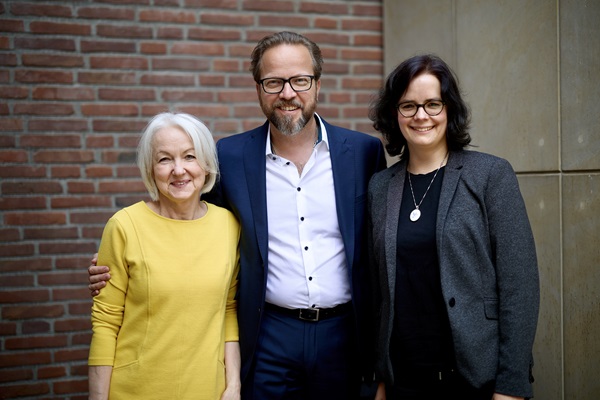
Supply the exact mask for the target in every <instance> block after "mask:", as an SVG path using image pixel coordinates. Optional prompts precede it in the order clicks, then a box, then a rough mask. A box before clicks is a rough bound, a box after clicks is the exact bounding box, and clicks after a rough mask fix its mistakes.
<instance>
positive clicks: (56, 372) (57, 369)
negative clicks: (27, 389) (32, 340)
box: [37, 366, 67, 379]
mask: <svg viewBox="0 0 600 400" xmlns="http://www.w3.org/2000/svg"><path fill="white" fill-rule="evenodd" d="M66 375H67V370H66V368H65V367H63V366H50V367H39V368H38V370H37V378H38V379H49V378H61V377H63V376H66Z"/></svg>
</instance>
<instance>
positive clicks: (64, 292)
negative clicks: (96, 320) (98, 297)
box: [52, 270, 90, 316]
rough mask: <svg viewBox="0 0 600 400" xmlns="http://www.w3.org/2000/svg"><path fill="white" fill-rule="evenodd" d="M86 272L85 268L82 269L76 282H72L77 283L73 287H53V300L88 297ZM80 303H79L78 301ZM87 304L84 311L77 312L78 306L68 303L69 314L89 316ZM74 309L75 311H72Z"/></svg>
mask: <svg viewBox="0 0 600 400" xmlns="http://www.w3.org/2000/svg"><path fill="white" fill-rule="evenodd" d="M87 276H88V274H87V271H86V270H83V273H82V274H80V278H79V279H78V281H77V282H73V283H74V284H76V285H77V287H76V288H73V289H53V290H52V299H54V300H55V301H64V300H69V301H70V300H87V299H89V298H90V291H89V290H88V287H87V285H88V278H87ZM78 305H81V303H78ZM89 306H90V305H89V304H87V303H86V305H85V311H84V312H79V311H80V308H78V307H75V305H74V304H72V303H69V314H70V315H77V314H83V315H85V316H89V313H90V308H89ZM74 311H75V312H74Z"/></svg>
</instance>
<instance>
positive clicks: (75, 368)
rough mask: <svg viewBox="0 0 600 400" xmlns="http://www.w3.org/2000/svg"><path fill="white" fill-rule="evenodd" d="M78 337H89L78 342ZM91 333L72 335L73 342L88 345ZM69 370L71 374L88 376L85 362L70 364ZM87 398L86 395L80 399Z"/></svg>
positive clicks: (85, 399)
mask: <svg viewBox="0 0 600 400" xmlns="http://www.w3.org/2000/svg"><path fill="white" fill-rule="evenodd" d="M80 337H89V339H88V340H87V341H85V342H80V341H79V340H80V339H79V338H80ZM91 338H92V335H73V344H85V345H89V344H90V342H91ZM69 372H70V373H71V375H72V376H86V377H87V376H88V366H87V363H82V364H71V365H70V368H69ZM82 400H87V397H86V398H84V399H82Z"/></svg>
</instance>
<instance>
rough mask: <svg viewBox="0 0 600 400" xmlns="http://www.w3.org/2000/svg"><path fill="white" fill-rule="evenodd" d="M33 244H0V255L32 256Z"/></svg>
mask: <svg viewBox="0 0 600 400" xmlns="http://www.w3.org/2000/svg"><path fill="white" fill-rule="evenodd" d="M34 250H35V248H34V246H33V244H31V243H24V244H23V243H19V244H14V243H11V244H0V256H2V257H25V256H32V255H33V253H34Z"/></svg>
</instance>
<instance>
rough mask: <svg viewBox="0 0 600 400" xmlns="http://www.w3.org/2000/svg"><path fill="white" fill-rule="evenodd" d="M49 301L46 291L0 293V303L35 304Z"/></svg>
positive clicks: (28, 290)
mask: <svg viewBox="0 0 600 400" xmlns="http://www.w3.org/2000/svg"><path fill="white" fill-rule="evenodd" d="M49 300H50V294H49V292H48V290H46V289H21V290H11V291H8V290H7V291H2V292H0V303H3V304H11V303H37V302H45V301H49Z"/></svg>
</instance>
